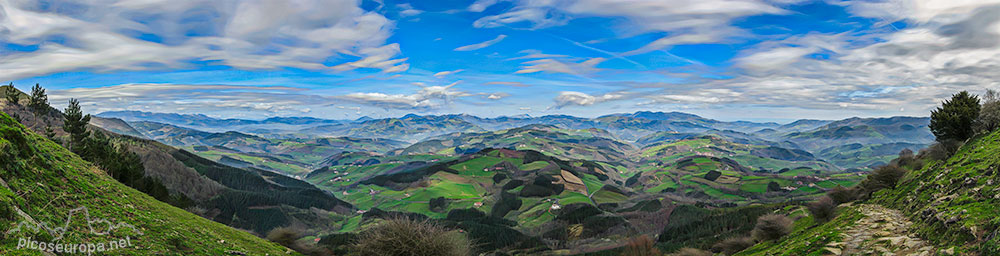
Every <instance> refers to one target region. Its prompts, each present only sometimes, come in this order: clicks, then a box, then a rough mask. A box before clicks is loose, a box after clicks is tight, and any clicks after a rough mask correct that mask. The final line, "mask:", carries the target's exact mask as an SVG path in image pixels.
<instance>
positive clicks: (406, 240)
mask: <svg viewBox="0 0 1000 256" xmlns="http://www.w3.org/2000/svg"><path fill="white" fill-rule="evenodd" d="M472 251H473V246H472V242H471V241H469V239H468V238H467V237H466V236H465V235H464V234H462V233H459V232H457V231H453V230H448V229H445V228H444V227H442V226H440V225H437V224H434V223H432V222H429V221H427V220H424V221H417V220H413V219H409V218H394V219H389V220H386V221H384V222H382V223H380V224H378V225H376V226H374V227H372V228H370V229H368V230H365V231H364V232H362V233H361V235H360V237H359V238H358V240H357V243H355V244H354V246H353V248H352V250H351V253H350V254H351V255H400V256H432V255H441V256H467V255H470V254H471V253H472Z"/></svg>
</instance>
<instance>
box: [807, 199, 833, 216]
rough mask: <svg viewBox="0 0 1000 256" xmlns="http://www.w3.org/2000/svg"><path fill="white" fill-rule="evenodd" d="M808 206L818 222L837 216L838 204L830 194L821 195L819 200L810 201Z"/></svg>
mask: <svg viewBox="0 0 1000 256" xmlns="http://www.w3.org/2000/svg"><path fill="white" fill-rule="evenodd" d="M807 208H809V213H811V214H812V216H813V219H815V220H816V221H818V222H827V221H830V220H832V219H833V217H836V216H837V205H836V204H834V203H833V199H830V197H828V196H824V197H821V198H820V199H819V200H816V201H815V202H812V203H810V204H809V206H808V207H807Z"/></svg>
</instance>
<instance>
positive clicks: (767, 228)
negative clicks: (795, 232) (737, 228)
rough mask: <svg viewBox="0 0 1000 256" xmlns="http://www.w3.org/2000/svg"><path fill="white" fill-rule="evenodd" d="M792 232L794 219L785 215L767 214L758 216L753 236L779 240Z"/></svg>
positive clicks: (762, 239)
mask: <svg viewBox="0 0 1000 256" xmlns="http://www.w3.org/2000/svg"><path fill="white" fill-rule="evenodd" d="M791 232H792V220H791V219H789V218H788V217H786V216H785V215H778V214H767V215H764V216H760V218H757V225H756V226H754V228H753V232H752V234H753V237H754V238H756V239H757V240H761V241H769V240H777V239H780V238H782V237H784V236H786V235H788V234H789V233H791Z"/></svg>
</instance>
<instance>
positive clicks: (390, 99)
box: [337, 82, 472, 109]
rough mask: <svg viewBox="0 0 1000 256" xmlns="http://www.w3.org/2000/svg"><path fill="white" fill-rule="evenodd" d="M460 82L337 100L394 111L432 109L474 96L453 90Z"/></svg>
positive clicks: (365, 93)
mask: <svg viewBox="0 0 1000 256" xmlns="http://www.w3.org/2000/svg"><path fill="white" fill-rule="evenodd" d="M457 84H458V82H455V83H452V84H449V85H445V86H437V85H436V86H424V85H422V84H418V85H417V86H419V87H421V88H420V90H418V91H417V92H416V93H413V94H386V93H381V92H357V93H350V94H347V95H343V96H337V98H340V99H343V100H348V101H353V102H356V103H360V104H367V105H372V106H378V107H384V108H392V109H430V108H438V107H442V106H445V105H448V104H451V103H452V102H453V101H454V100H455V99H457V98H460V97H468V96H472V94H469V93H466V92H463V91H458V90H455V89H453V87H454V86H455V85H457Z"/></svg>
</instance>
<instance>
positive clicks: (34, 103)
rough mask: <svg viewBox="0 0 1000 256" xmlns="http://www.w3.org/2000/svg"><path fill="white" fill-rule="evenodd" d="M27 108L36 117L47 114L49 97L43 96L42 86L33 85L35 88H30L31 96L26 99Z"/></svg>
mask: <svg viewBox="0 0 1000 256" xmlns="http://www.w3.org/2000/svg"><path fill="white" fill-rule="evenodd" d="M28 107H29V108H31V111H33V112H35V114H36V115H44V114H48V112H49V111H48V110H49V96H48V95H45V89H43V88H42V86H39V85H38V84H35V87H31V95H30V96H29V97H28Z"/></svg>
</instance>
